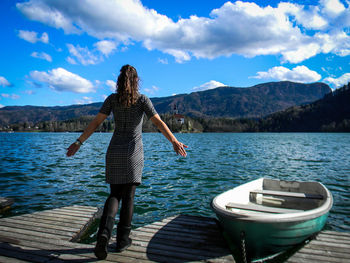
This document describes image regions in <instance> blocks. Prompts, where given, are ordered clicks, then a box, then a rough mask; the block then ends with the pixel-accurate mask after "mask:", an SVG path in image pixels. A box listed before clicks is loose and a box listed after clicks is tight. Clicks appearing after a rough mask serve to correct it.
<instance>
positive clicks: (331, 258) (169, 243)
mask: <svg viewBox="0 0 350 263" xmlns="http://www.w3.org/2000/svg"><path fill="white" fill-rule="evenodd" d="M99 215H100V211H99V210H98V209H97V208H96V207H89V206H69V207H62V208H56V209H52V210H46V211H42V212H35V213H32V214H26V215H20V216H14V217H8V218H0V262H1V263H2V262H4V263H5V262H6V263H7V262H9V263H11V262H17V263H18V262H75V263H78V262H95V261H97V259H96V258H95V256H94V253H93V249H94V245H93V244H82V243H78V242H77V241H79V239H80V238H81V237H82V235H84V232H86V230H87V229H88V228H89V225H91V223H92V222H93V221H94V220H95V219H96V218H97V217H98V216H99ZM131 238H132V239H133V244H132V246H131V247H130V248H128V249H127V250H126V251H123V252H122V253H116V252H113V251H114V249H115V245H116V244H115V237H113V238H112V239H111V243H110V246H109V251H110V253H109V254H108V257H107V259H106V260H104V261H100V262H120V263H131V262H140V263H146V262H147V263H149V262H169V263H172V262H174V263H175V262H176V263H178V262H182V263H183V262H213V263H215V262H217V263H219V262H220V263H226V262H235V259H234V257H233V256H232V255H231V253H230V251H229V249H228V247H227V245H226V242H225V241H224V239H223V237H222V235H221V234H220V231H219V228H218V226H217V224H216V221H215V219H213V218H208V217H198V216H190V215H177V216H172V217H168V218H166V219H164V220H162V221H159V222H155V223H152V224H149V225H146V226H143V227H140V228H137V229H135V230H133V231H132V232H131ZM348 251H350V233H339V232H332V231H322V232H321V233H319V234H318V235H317V237H316V238H315V239H314V240H312V241H310V242H309V243H308V244H306V245H304V246H303V247H301V248H299V249H298V250H297V251H296V252H295V253H294V254H293V255H291V256H289V258H286V259H284V260H283V261H281V262H288V263H311V262H317V263H326V262H350V255H349V253H348ZM238 261H239V259H238V260H237V262H238Z"/></svg>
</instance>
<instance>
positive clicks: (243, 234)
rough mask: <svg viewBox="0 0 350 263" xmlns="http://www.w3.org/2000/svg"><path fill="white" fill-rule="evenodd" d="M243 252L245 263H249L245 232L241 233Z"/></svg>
mask: <svg viewBox="0 0 350 263" xmlns="http://www.w3.org/2000/svg"><path fill="white" fill-rule="evenodd" d="M241 250H242V257H243V262H244V263H247V251H246V246H245V233H244V231H242V232H241Z"/></svg>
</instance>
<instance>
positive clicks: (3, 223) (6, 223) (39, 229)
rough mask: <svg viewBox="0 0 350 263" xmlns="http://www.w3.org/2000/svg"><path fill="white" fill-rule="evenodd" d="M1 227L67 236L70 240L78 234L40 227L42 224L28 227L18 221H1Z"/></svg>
mask: <svg viewBox="0 0 350 263" xmlns="http://www.w3.org/2000/svg"><path fill="white" fill-rule="evenodd" d="M0 226H4V227H10V228H16V229H24V230H31V231H35V232H41V233H49V234H55V235H58V236H67V237H69V238H71V237H72V236H74V235H75V234H76V233H77V231H66V230H58V229H52V228H46V227H43V226H40V224H36V225H34V224H33V225H28V224H22V222H17V221H15V222H9V221H7V220H6V221H5V220H1V221H0Z"/></svg>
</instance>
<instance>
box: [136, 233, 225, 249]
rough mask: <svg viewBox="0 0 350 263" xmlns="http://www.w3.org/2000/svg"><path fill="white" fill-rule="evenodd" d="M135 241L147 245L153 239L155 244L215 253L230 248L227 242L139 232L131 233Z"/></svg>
mask: <svg viewBox="0 0 350 263" xmlns="http://www.w3.org/2000/svg"><path fill="white" fill-rule="evenodd" d="M131 238H132V240H133V241H135V242H136V243H137V244H139V245H141V246H147V245H148V243H149V242H150V241H151V240H152V243H154V244H158V243H159V244H167V245H171V246H174V247H184V248H188V247H189V246H190V247H192V248H198V249H204V250H206V251H213V252H214V253H216V252H219V253H223V252H227V251H228V248H227V247H226V244H225V243H209V242H201V241H200V242H197V241H196V240H193V239H192V240H185V239H182V238H171V239H169V238H168V237H166V236H164V237H159V236H157V237H154V236H153V237H146V236H142V235H139V234H136V235H131Z"/></svg>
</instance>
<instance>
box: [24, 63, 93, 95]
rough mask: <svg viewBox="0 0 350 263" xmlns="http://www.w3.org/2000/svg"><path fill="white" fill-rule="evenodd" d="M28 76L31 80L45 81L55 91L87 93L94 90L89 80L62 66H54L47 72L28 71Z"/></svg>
mask: <svg viewBox="0 0 350 263" xmlns="http://www.w3.org/2000/svg"><path fill="white" fill-rule="evenodd" d="M30 76H31V78H32V79H33V80H35V81H38V82H42V83H45V84H47V85H49V87H50V88H52V89H54V90H57V91H71V92H75V93H88V92H94V89H95V88H94V86H93V85H92V83H91V82H90V81H88V80H87V79H84V78H82V77H80V76H79V75H76V74H74V73H71V72H69V71H67V70H65V69H64V68H56V69H52V70H49V71H48V72H44V71H36V70H35V71H31V72H30Z"/></svg>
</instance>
